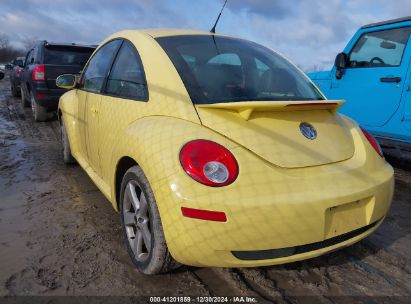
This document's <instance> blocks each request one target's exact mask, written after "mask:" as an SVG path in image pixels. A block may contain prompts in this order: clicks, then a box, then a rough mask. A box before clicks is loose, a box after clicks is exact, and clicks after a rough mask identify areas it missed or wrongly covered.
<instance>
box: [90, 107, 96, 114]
mask: <svg viewBox="0 0 411 304" xmlns="http://www.w3.org/2000/svg"><path fill="white" fill-rule="evenodd" d="M90 111H91V112H92V113H94V114H97V113H98V109H97V108H96V107H91V108H90Z"/></svg>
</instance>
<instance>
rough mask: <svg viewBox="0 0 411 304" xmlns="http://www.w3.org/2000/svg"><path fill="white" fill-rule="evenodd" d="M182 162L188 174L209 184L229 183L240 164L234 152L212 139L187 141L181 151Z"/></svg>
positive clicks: (216, 185) (213, 185)
mask: <svg viewBox="0 0 411 304" xmlns="http://www.w3.org/2000/svg"><path fill="white" fill-rule="evenodd" d="M180 163H181V166H182V167H183V169H184V170H185V171H186V172H187V174H188V175H190V176H191V177H192V178H193V179H195V180H196V181H198V182H200V183H202V184H204V185H207V186H212V187H221V186H226V185H229V184H231V183H232V182H233V181H234V180H235V179H236V178H237V175H238V164H237V161H236V159H235V158H234V156H233V154H231V152H230V151H228V150H227V149H226V148H224V147H223V146H221V145H219V144H217V143H215V142H213V141H210V140H204V139H198V140H193V141H190V142H188V143H186V144H185V145H184V146H183V148H182V149H181V151H180Z"/></svg>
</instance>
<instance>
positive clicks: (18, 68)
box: [16, 67, 23, 75]
mask: <svg viewBox="0 0 411 304" xmlns="http://www.w3.org/2000/svg"><path fill="white" fill-rule="evenodd" d="M21 71H23V68H21V67H16V74H17V75H19V74H20V73H21Z"/></svg>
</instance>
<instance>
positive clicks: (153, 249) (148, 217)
mask: <svg viewBox="0 0 411 304" xmlns="http://www.w3.org/2000/svg"><path fill="white" fill-rule="evenodd" d="M120 213H121V224H122V227H123V233H124V237H125V239H126V245H127V251H128V253H129V255H130V257H131V259H132V261H133V263H134V264H135V265H136V266H137V268H138V269H139V270H140V271H141V272H143V273H145V274H158V273H164V272H168V271H170V270H172V269H175V268H177V267H178V266H179V264H178V263H177V262H176V261H175V260H174V259H173V258H172V256H171V255H170V252H169V251H168V248H167V244H166V241H165V237H164V232H163V227H162V224H161V219H160V214H159V211H158V208H157V203H156V201H155V198H154V194H153V191H152V190H151V188H150V185H149V183H148V180H147V178H146V176H145V175H144V173H143V171H142V170H141V168H140V167H139V166H134V167H132V168H130V169H129V170H128V171H127V172H126V174H125V175H124V177H123V181H122V183H121V193H120Z"/></svg>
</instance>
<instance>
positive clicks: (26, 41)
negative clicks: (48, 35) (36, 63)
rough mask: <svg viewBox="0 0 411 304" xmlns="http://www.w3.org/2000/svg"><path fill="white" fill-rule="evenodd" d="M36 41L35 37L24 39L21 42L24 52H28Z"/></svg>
mask: <svg viewBox="0 0 411 304" xmlns="http://www.w3.org/2000/svg"><path fill="white" fill-rule="evenodd" d="M37 40H38V38H37V37H30V36H26V37H24V38H23V39H22V40H21V42H22V44H23V45H24V50H26V51H28V50H29V49H31V48H32V47H33V46H34V44H35V43H36V41H37Z"/></svg>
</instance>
